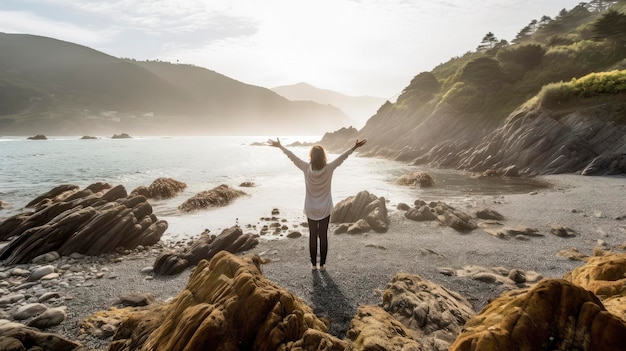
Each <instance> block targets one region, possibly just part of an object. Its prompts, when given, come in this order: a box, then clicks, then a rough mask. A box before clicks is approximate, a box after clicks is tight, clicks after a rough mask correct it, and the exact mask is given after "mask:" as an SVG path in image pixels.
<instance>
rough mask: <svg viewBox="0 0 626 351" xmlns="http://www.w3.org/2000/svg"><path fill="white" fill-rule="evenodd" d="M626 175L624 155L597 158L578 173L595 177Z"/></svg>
mask: <svg viewBox="0 0 626 351" xmlns="http://www.w3.org/2000/svg"><path fill="white" fill-rule="evenodd" d="M620 173H626V154H623V153H620V154H604V155H600V156H597V157H596V158H594V159H593V160H591V162H589V164H588V165H587V166H586V167H585V168H584V169H583V170H582V171H581V172H580V174H581V175H586V176H594V175H595V176H597V175H611V174H620Z"/></svg>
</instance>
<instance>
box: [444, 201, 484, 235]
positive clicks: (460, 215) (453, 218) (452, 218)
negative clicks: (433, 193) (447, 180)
mask: <svg viewBox="0 0 626 351" xmlns="http://www.w3.org/2000/svg"><path fill="white" fill-rule="evenodd" d="M434 211H435V213H436V214H437V219H438V220H439V222H441V223H442V224H445V225H447V226H448V227H450V228H452V229H454V230H456V231H459V232H468V231H471V230H474V229H476V228H478V224H476V221H474V219H473V218H472V217H471V216H470V215H468V214H467V213H465V212H462V211H459V210H457V209H456V208H454V207H452V206H450V205H447V204H445V203H443V202H439V203H437V204H436V206H435V208H434Z"/></svg>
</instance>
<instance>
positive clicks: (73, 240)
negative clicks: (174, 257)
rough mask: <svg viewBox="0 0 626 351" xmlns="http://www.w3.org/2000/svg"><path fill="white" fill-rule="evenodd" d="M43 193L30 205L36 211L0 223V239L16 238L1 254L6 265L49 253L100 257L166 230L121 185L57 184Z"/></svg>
mask: <svg viewBox="0 0 626 351" xmlns="http://www.w3.org/2000/svg"><path fill="white" fill-rule="evenodd" d="M44 195H45V196H40V197H38V198H36V199H35V200H34V201H32V202H31V205H32V206H34V207H35V212H28V213H21V214H18V215H16V216H13V217H10V218H8V219H6V220H5V221H3V222H2V223H0V237H1V238H9V237H15V239H13V240H12V241H11V242H10V243H9V244H8V245H6V246H5V247H4V248H2V249H1V250H0V260H5V262H4V263H5V264H17V263H28V262H30V261H31V260H33V259H35V258H38V257H39V256H41V255H43V254H46V253H50V252H52V251H56V252H57V253H58V254H60V255H66V256H67V255H70V254H72V253H81V254H85V255H100V254H103V253H110V252H113V251H115V250H116V249H117V248H125V249H134V248H136V247H137V246H138V245H143V246H150V245H154V244H156V243H157V242H158V241H159V240H160V238H161V236H162V235H163V233H164V232H165V230H166V229H167V222H165V221H162V220H158V219H157V218H156V216H155V215H154V214H153V213H152V206H151V205H150V204H149V203H148V202H147V200H146V198H145V197H143V196H127V193H126V190H125V189H124V187H123V186H122V185H118V186H115V187H112V186H111V185H109V184H106V183H94V184H92V185H90V186H88V187H87V188H85V189H83V190H79V189H78V187H76V186H60V187H56V188H54V189H53V190H51V191H50V192H48V193H46V194H44Z"/></svg>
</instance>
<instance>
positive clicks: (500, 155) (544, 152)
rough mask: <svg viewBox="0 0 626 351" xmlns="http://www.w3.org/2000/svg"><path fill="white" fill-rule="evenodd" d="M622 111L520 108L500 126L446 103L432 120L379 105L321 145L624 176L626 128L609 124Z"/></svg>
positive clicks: (591, 105)
mask: <svg viewBox="0 0 626 351" xmlns="http://www.w3.org/2000/svg"><path fill="white" fill-rule="evenodd" d="M529 106H530V105H529ZM620 108H622V109H623V106H622V107H620V106H619V103H618V102H617V101H616V102H615V103H614V104H602V103H598V102H595V101H594V100H593V99H591V100H589V101H587V102H582V103H581V106H578V107H577V108H575V109H561V110H556V109H553V110H550V109H546V108H542V107H541V106H531V107H526V106H523V107H521V108H520V109H518V110H517V111H514V112H512V113H511V114H510V115H509V117H508V118H507V119H506V120H505V121H504V122H502V123H499V122H498V121H497V120H488V119H485V118H481V117H479V116H476V115H472V114H468V113H466V112H463V111H458V110H455V109H454V108H452V107H450V106H445V105H444V106H438V108H437V109H435V110H434V111H433V112H432V115H429V116H425V115H424V114H423V112H422V111H420V110H419V109H416V110H412V111H411V110H404V109H394V108H393V107H391V106H388V107H384V106H383V107H381V109H380V110H379V111H378V112H377V114H376V115H374V116H373V117H372V118H370V120H369V121H368V123H367V124H366V125H365V127H363V129H361V130H360V131H357V132H355V131H345V130H343V131H341V132H340V131H338V132H336V133H327V134H326V135H324V137H323V138H322V140H321V142H320V143H321V144H323V145H324V146H325V147H327V148H329V149H330V150H332V151H337V152H338V151H339V150H342V149H344V148H345V147H346V146H347V143H346V139H344V138H345V137H346V136H349V138H357V137H358V138H367V139H368V140H369V141H368V144H367V145H366V146H365V147H364V150H363V153H364V154H366V155H370V156H382V157H387V158H392V159H395V160H399V161H405V162H410V163H412V164H414V165H424V164H428V165H430V166H434V167H441V168H457V169H465V170H469V171H472V172H480V173H484V174H489V175H505V176H517V175H536V174H555V173H582V174H585V175H604V174H620V173H622V174H623V173H626V125H625V124H623V123H621V124H620V123H617V122H615V121H614V120H613V119H612V118H613V116H615V115H616V114H619V112H618V111H619V109H620Z"/></svg>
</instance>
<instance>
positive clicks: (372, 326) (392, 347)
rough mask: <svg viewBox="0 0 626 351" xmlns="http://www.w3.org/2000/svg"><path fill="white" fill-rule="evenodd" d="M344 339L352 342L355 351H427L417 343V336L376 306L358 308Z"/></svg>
mask: <svg viewBox="0 0 626 351" xmlns="http://www.w3.org/2000/svg"><path fill="white" fill-rule="evenodd" d="M346 338H347V339H348V340H350V341H351V342H352V349H353V350H355V351H360V350H363V351H365V350H381V351H382V350H386V351H426V350H428V349H427V348H425V347H423V346H422V345H421V344H420V343H419V342H418V341H417V335H415V334H414V333H413V332H412V331H411V330H410V329H408V328H407V327H405V326H404V325H403V324H402V323H400V322H399V321H398V320H397V319H395V318H393V316H391V315H390V314H389V313H387V311H385V310H384V309H382V308H380V307H378V306H368V305H362V306H359V308H358V310H357V313H356V316H355V317H354V319H352V321H351V322H350V327H349V329H348V331H347V332H346Z"/></svg>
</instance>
